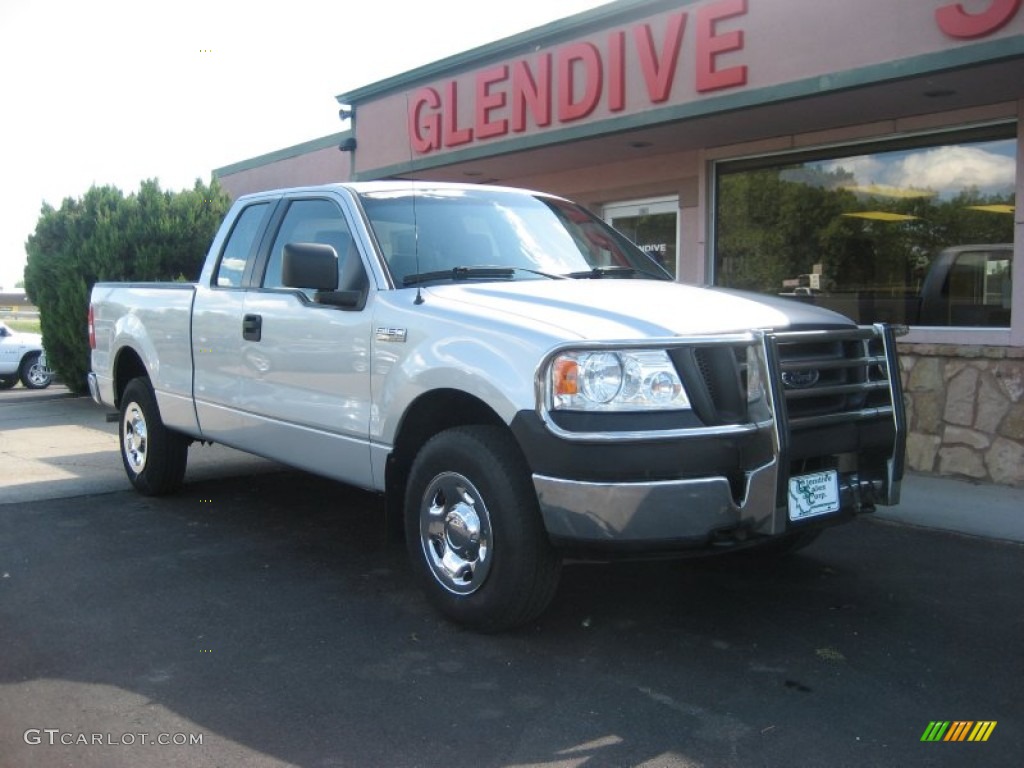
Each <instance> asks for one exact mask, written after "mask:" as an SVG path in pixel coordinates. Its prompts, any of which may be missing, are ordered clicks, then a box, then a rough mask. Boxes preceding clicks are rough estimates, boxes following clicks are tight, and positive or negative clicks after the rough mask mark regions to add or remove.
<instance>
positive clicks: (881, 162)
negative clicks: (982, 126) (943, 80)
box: [714, 126, 1017, 328]
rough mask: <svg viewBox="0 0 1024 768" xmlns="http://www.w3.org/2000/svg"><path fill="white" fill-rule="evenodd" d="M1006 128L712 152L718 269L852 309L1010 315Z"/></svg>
mask: <svg viewBox="0 0 1024 768" xmlns="http://www.w3.org/2000/svg"><path fill="white" fill-rule="evenodd" d="M1015 136H1016V132H1015V127H1014V126H1008V127H1007V126H1002V127H997V128H988V129H986V130H985V131H983V132H982V131H975V132H973V133H959V134H951V135H946V136H944V137H935V136H932V137H930V138H927V139H926V138H919V139H916V140H914V141H912V142H910V141H904V142H902V143H899V144H896V143H889V144H878V145H873V146H869V147H865V146H860V147H854V148H846V149H845V150H842V151H832V152H829V153H827V154H825V153H816V154H803V155H787V156H785V157H775V158H771V159H759V160H746V161H734V162H729V163H720V164H718V166H717V168H716V182H717V186H716V197H715V213H716V216H715V222H716V230H715V265H714V268H715V283H716V284H718V285H723V286H728V287H733V288H744V289H749V290H753V291H758V292H762V293H771V294H780V295H783V296H790V297H793V298H795V299H798V300H800V301H804V302H808V303H813V304H818V305H821V306H825V307H828V308H830V309H835V310H837V311H839V312H842V313H843V314H846V315H848V316H850V317H852V318H853V319H855V320H856V321H857V322H860V323H872V322H882V321H885V322H894V323H906V324H908V325H916V326H956V327H996V328H999V327H1004V328H1008V327H1009V326H1010V296H1011V290H1010V288H1011V279H1012V261H1013V227H1014V210H1015V205H1016V196H1015V191H1016V183H1017V181H1016V166H1017V159H1016V155H1017V140H1016V138H1015Z"/></svg>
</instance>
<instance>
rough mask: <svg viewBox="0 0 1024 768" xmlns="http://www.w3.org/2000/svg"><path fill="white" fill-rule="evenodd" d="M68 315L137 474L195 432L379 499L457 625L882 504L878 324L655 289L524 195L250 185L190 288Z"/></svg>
mask: <svg viewBox="0 0 1024 768" xmlns="http://www.w3.org/2000/svg"><path fill="white" fill-rule="evenodd" d="M89 335H90V344H91V347H92V372H91V373H90V375H89V386H90V390H91V392H92V396H93V398H94V399H95V400H96V401H97V402H98V403H101V404H104V405H107V406H111V407H113V408H114V409H116V410H117V411H118V412H119V423H120V427H119V435H120V447H121V455H122V459H123V463H124V468H125V471H126V472H127V475H128V478H129V480H130V481H131V483H132V485H134V487H135V488H136V489H137V490H138V491H139V492H141V493H144V494H163V493H169V492H171V491H173V490H175V489H176V488H177V487H178V486H179V485H180V484H181V482H182V480H183V476H184V473H185V465H186V459H187V453H188V449H189V445H190V443H192V442H194V441H205V442H219V443H222V444H225V445H228V446H233V447H235V448H239V449H242V450H244V451H248V452H251V453H254V454H258V455H261V456H265V457H268V458H270V459H275V460H278V461H280V462H284V463H286V464H290V465H293V466H295V467H298V468H301V469H303V470H307V471H310V472H314V473H318V474H320V475H324V476H327V477H330V478H334V479H336V480H339V481H342V482H345V483H348V484H352V485H355V486H360V487H362V488H366V489H370V490H373V491H377V492H381V493H383V494H385V497H386V503H385V508H386V509H387V512H388V514H387V517H388V518H389V519H395V520H400V521H402V523H403V526H404V533H405V539H406V543H407V547H408V550H409V554H410V556H411V558H412V561H413V563H414V567H415V569H416V571H417V573H418V575H419V577H420V580H421V582H422V584H423V586H424V588H425V591H426V593H427V595H428V597H429V598H430V599H431V601H432V602H433V603H434V604H435V605H436V606H437V607H438V608H439V609H440V610H441V611H442V612H443V613H444V614H446V615H447V616H448V617H450V618H452V619H454V620H456V621H458V622H461V623H463V624H466V625H469V626H472V627H475V628H478V629H483V630H498V629H502V628H507V627H511V626H515V625H517V624H522V623H523V622H526V621H529V620H530V619H532V618H534V617H536V616H537V615H539V614H540V613H541V611H543V609H544V608H545V607H546V606H547V605H548V603H549V601H550V600H551V598H552V597H553V594H554V592H555V589H556V586H557V583H558V577H559V573H560V568H561V564H562V561H563V559H566V558H573V557H578V556H580V555H582V554H585V555H586V556H588V557H591V556H593V554H594V553H595V552H596V553H598V554H599V555H601V556H608V557H611V556H614V555H616V554H617V553H622V554H626V555H630V556H647V555H658V556H662V555H668V554H694V553H698V554H699V553H710V552H722V551H731V550H738V549H744V548H750V549H754V548H761V549H763V550H770V551H774V552H777V553H780V552H783V551H787V550H793V549H796V548H799V547H801V546H804V545H806V544H807V543H809V542H810V541H811V540H812V539H813V538H814V537H815V536H816V535H817V534H818V533H819V532H820V531H821V530H822V529H823V528H824V527H826V526H829V525H831V524H834V523H837V522H841V521H844V520H848V519H850V518H852V517H853V516H854V515H855V514H857V513H861V512H869V511H871V510H872V509H873V508H874V505H875V504H893V503H896V502H897V501H898V498H899V492H900V481H901V478H902V475H903V454H904V445H905V419H904V412H903V400H902V394H901V389H900V382H899V367H898V363H897V357H896V344H895V336H896V333H895V330H894V328H893V327H890V326H886V325H876V326H871V327H859V326H857V325H856V324H854V323H853V322H852V321H850V320H848V319H847V318H845V317H843V316H841V315H838V314H835V313H833V312H831V311H828V310H824V309H821V308H818V307H813V306H807V305H804V304H801V303H799V302H794V301H791V300H787V299H783V298H778V297H768V296H758V295H753V294H744V293H740V292H735V291H729V290H720V289H714V288H705V287H696V286H685V285H682V284H679V283H676V282H674V281H672V280H671V278H670V277H669V275H668V274H666V273H665V272H664V270H663V269H662V268H661V267H660V266H658V265H657V264H656V263H655V262H654V261H652V260H651V259H650V258H649V257H648V256H646V255H645V254H644V253H643V252H642V251H641V250H640V249H638V248H637V247H636V246H635V245H633V244H632V243H631V242H629V241H628V240H627V239H626V238H625V237H624V236H622V235H621V234H619V233H618V232H616V231H615V230H613V229H611V228H610V227H608V226H607V225H606V224H605V223H604V222H602V221H601V220H600V219H598V218H597V217H595V216H593V215H592V214H590V213H588V212H587V211H586V210H585V209H584V208H582V207H580V206H578V205H575V204H573V203H571V202H569V201H567V200H564V199H561V198H559V197H555V196H551V195H547V194H541V193H535V192H527V191H523V190H517V189H509V188H500V187H488V186H476V185H456V184H443V183H431V182H411V181H397V182H363V183H351V184H332V185H326V186H318V187H308V188H300V189H289V190H278V191H273V192H266V193H260V194H253V195H247V196H244V197H241V198H239V199H238V200H237V201H236V202H235V203H234V205H233V206H232V208H231V210H230V211H229V213H228V215H227V217H226V219H225V221H224V223H223V225H222V227H221V229H220V231H219V232H218V234H217V235H216V237H215V239H214V241H213V243H212V245H211V248H210V251H209V254H208V256H207V260H206V263H205V266H204V267H203V270H202V273H201V275H200V277H199V280H198V282H197V283H195V284H181V283H168V284H148V283H140V284H113V283H98V284H96V285H95V286H94V288H93V291H92V302H91V306H90V311H89Z"/></svg>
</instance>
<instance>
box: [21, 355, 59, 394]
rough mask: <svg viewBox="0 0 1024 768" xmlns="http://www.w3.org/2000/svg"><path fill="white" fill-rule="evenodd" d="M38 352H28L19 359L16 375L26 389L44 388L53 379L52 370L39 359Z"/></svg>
mask: <svg viewBox="0 0 1024 768" xmlns="http://www.w3.org/2000/svg"><path fill="white" fill-rule="evenodd" d="M40 357H41V355H40V353H39V352H29V353H28V354H27V355H25V358H24V359H23V360H22V361H21V368H20V369H19V371H18V375H19V376H20V377H21V383H22V384H24V385H25V387H26V389H46V388H47V387H48V386H50V382H52V381H53V371H51V370H50V369H49V368H47V367H46V366H45V365H44V364H43V363H42V361H41V360H40Z"/></svg>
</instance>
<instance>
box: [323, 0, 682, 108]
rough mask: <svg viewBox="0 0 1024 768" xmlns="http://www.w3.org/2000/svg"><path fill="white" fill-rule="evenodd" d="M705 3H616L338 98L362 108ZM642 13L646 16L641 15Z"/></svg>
mask: <svg viewBox="0 0 1024 768" xmlns="http://www.w3.org/2000/svg"><path fill="white" fill-rule="evenodd" d="M701 1H702V0H615V1H614V2H610V3H607V4H606V5H600V6H598V7H597V8H591V9H590V10H589V11H583V12H581V13H577V14H575V15H573V16H567V17H566V18H564V19H558V20H557V21H552V22H551V23H549V24H544V25H542V26H539V27H535V28H534V29H528V30H526V31H525V32H520V33H518V34H516V35H512V36H511V37H506V38H502V39H501V40H497V41H495V42H493V43H487V44H486V45H481V46H479V47H477V48H470V49H469V50H468V51H463V52H461V53H457V54H454V55H452V56H449V57H447V58H444V59H440V60H439V61H435V62H432V63H430V64H425V65H424V66H422V67H417V68H416V69H411V70H409V71H408V72H403V73H402V74H399V75H395V76H394V77H389V78H386V79H384V80H380V81H378V82H376V83H372V84H371V85H367V86H364V87H362V88H356V89H355V90H354V91H348V92H346V93H342V94H339V95H338V96H336V97H335V98H337V100H338V103H339V104H359V102H361V101H367V100H368V99H374V98H378V97H380V96H385V95H387V94H389V93H394V92H395V91H404V90H407V89H409V88H412V87H413V86H415V85H418V84H420V83H424V82H428V81H430V80H436V79H437V78H439V77H443V76H445V75H447V74H450V73H451V72H454V71H456V70H464V69H468V68H476V67H479V66H483V65H485V64H487V63H489V62H492V61H501V60H503V59H507V58H509V57H511V56H521V55H523V54H525V53H530V52H532V51H533V50H534V49H535V48H536V47H537V46H540V47H547V46H550V45H553V44H555V43H558V42H561V41H562V40H569V39H573V38H576V37H580V36H581V35H585V34H587V33H588V32H591V31H596V30H602V29H605V28H607V27H609V26H611V25H613V24H615V23H617V22H619V21H623V20H630V21H631V20H634V19H637V18H642V17H644V16H653V15H654V14H656V13H660V12H661V11H670V10H673V9H676V8H682V7H684V6H687V5H693V4H694V3H697V2H701ZM640 11H643V13H640Z"/></svg>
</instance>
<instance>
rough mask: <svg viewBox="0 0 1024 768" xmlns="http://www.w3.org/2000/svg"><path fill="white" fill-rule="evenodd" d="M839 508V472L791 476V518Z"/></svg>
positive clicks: (794, 518)
mask: <svg viewBox="0 0 1024 768" xmlns="http://www.w3.org/2000/svg"><path fill="white" fill-rule="evenodd" d="M838 509H839V474H838V473H837V472H836V471H835V470H828V471H827V472H815V473H814V474H813V475H798V476H796V477H791V478H789V519H790V520H804V519H805V518H808V517H816V516H818V515H827V514H828V513H829V512H836V511H838Z"/></svg>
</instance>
